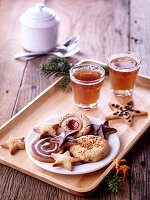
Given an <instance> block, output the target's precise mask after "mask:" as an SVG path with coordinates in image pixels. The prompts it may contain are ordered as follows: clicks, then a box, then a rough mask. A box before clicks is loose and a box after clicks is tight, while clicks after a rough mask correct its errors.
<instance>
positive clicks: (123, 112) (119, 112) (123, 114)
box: [105, 101, 148, 126]
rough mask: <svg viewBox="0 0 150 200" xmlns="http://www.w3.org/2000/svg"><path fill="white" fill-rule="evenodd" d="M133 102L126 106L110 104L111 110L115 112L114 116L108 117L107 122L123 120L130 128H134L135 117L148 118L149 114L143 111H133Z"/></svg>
mask: <svg viewBox="0 0 150 200" xmlns="http://www.w3.org/2000/svg"><path fill="white" fill-rule="evenodd" d="M133 105H134V104H133V101H130V102H128V103H127V104H126V105H125V106H122V105H119V104H114V103H109V106H110V108H111V110H113V111H114V113H113V114H112V115H109V116H106V118H105V119H106V120H113V119H122V120H124V121H125V122H126V123H127V124H128V125H129V126H132V121H133V117H140V116H147V115H148V113H147V112H145V111H141V110H135V109H133Z"/></svg>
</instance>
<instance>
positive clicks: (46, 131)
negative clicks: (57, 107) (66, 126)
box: [33, 122, 58, 139]
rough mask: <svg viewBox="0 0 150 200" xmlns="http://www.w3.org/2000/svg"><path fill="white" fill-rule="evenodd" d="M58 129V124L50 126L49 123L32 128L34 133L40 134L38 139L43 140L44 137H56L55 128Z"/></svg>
mask: <svg viewBox="0 0 150 200" xmlns="http://www.w3.org/2000/svg"><path fill="white" fill-rule="evenodd" d="M57 127H58V124H52V123H49V122H43V123H42V124H41V125H40V126H38V127H34V128H33V130H34V131H35V132H38V133H40V136H39V138H40V139H41V138H43V137H45V136H46V135H56V128H57Z"/></svg>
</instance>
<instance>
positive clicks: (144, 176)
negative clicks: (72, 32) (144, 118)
mask: <svg viewBox="0 0 150 200" xmlns="http://www.w3.org/2000/svg"><path fill="white" fill-rule="evenodd" d="M149 10H150V3H149V1H148V0H146V1H142V0H139V1H135V0H131V1H130V50H131V51H133V52H136V54H137V55H139V56H140V57H141V58H142V66H141V70H140V73H142V74H144V75H149V76H150V67H149V63H150V56H149V47H150V39H149V35H150V23H149V17H150V12H149ZM149 134H150V129H149V130H148V131H147V132H146V133H145V135H144V136H143V137H142V138H141V140H140V141H139V142H138V143H137V145H136V146H135V147H134V148H133V150H132V151H131V152H130V157H131V160H132V170H131V199H139V200H148V199H150V194H149V191H150V173H149V169H150V154H149V152H150V145H149V144H150V137H149Z"/></svg>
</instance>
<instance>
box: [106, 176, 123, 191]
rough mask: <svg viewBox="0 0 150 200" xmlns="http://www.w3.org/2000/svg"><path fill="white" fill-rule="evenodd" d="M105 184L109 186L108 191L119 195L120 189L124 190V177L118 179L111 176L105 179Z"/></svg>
mask: <svg viewBox="0 0 150 200" xmlns="http://www.w3.org/2000/svg"><path fill="white" fill-rule="evenodd" d="M105 183H106V184H107V188H108V190H110V191H111V192H113V193H114V194H118V192H119V190H120V189H123V187H122V177H118V176H116V174H115V175H109V176H107V177H106V179H105Z"/></svg>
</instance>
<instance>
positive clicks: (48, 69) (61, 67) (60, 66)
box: [41, 57, 73, 91]
mask: <svg viewBox="0 0 150 200" xmlns="http://www.w3.org/2000/svg"><path fill="white" fill-rule="evenodd" d="M72 67H73V64H72V63H71V62H69V61H68V60H67V59H64V58H59V57H50V58H49V59H48V62H47V63H43V64H42V65H41V73H42V75H43V76H45V77H47V78H49V77H50V76H52V75H53V76H54V78H58V77H61V76H62V77H63V78H62V79H61V81H60V82H59V84H58V87H59V88H60V89H62V90H63V91H64V90H66V89H70V88H71V87H70V86H69V83H70V77H69V70H70V69H71V68H72Z"/></svg>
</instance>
